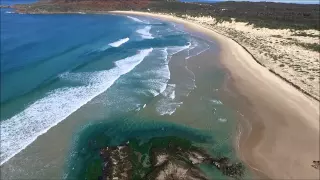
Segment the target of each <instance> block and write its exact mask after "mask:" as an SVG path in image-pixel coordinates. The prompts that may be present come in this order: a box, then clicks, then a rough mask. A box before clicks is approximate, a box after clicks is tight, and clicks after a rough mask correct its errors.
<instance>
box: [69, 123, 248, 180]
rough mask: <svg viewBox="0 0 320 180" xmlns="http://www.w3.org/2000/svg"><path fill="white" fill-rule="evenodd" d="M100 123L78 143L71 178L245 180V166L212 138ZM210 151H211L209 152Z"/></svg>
mask: <svg viewBox="0 0 320 180" xmlns="http://www.w3.org/2000/svg"><path fill="white" fill-rule="evenodd" d="M133 122H134V123H133V124H131V123H128V122H122V123H121V121H119V122H113V123H106V124H97V125H94V126H92V127H88V128H86V130H84V131H83V132H81V133H80V136H79V137H78V138H77V140H76V141H75V143H76V144H75V145H74V147H75V148H74V150H72V153H71V154H70V159H69V160H68V168H67V172H66V174H67V176H66V179H87V180H90V179H92V180H93V179H95V180H96V179H100V180H111V179H118V180H142V179H143V180H209V179H215V178H216V179H221V178H228V179H236V180H237V179H242V178H243V177H244V175H245V174H246V173H245V172H246V171H245V167H244V165H243V164H242V163H240V162H236V161H237V160H236V158H234V156H233V157H231V156H232V147H230V145H228V144H225V147H224V148H223V149H217V152H215V150H214V149H215V148H214V147H215V144H218V143H216V142H215V140H214V138H212V137H211V135H208V134H207V133H206V132H203V131H199V130H194V129H192V128H187V127H183V126H182V127H181V126H178V125H175V124H169V123H160V122H157V123H145V122H144V123H141V122H139V123H138V122H137V121H133ZM208 147H210V148H209V149H207V148H208Z"/></svg>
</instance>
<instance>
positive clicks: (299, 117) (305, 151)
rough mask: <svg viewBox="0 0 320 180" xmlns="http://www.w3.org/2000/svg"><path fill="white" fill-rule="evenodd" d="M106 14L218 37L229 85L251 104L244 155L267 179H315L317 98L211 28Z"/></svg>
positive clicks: (242, 144) (169, 18) (170, 18)
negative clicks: (250, 130) (228, 75)
mask: <svg viewBox="0 0 320 180" xmlns="http://www.w3.org/2000/svg"><path fill="white" fill-rule="evenodd" d="M110 13H111V14H119V15H120V14H122V15H140V16H149V17H154V18H159V19H162V20H167V21H171V22H176V23H180V24H183V25H185V26H186V28H189V29H191V30H194V31H197V32H201V33H203V34H204V35H206V36H208V37H210V38H212V39H214V40H215V41H217V42H218V44H219V45H220V48H221V57H220V58H221V59H220V60H221V62H222V64H223V65H224V66H225V68H226V69H227V70H228V71H229V72H230V75H231V78H232V80H231V81H232V84H233V85H234V86H235V88H236V89H237V91H239V93H240V94H241V95H242V96H243V97H244V98H246V100H248V102H250V104H251V105H252V106H250V107H247V108H244V110H243V111H245V112H246V114H245V115H246V117H247V118H249V121H250V123H251V125H252V132H251V133H250V134H249V135H248V138H246V139H243V138H241V137H240V146H239V148H240V151H241V152H240V154H242V155H243V156H244V157H243V159H242V160H244V162H245V163H246V164H247V165H248V166H249V167H251V169H252V170H253V171H256V174H260V173H259V172H258V171H257V170H256V169H262V170H263V172H264V173H265V174H267V175H268V178H271V179H286V178H296V179H299V178H300V179H306V178H308V179H318V178H319V174H318V170H316V169H313V168H312V167H311V165H312V160H318V159H319V154H318V152H319V141H318V140H319V139H318V138H319V120H318V117H319V110H318V107H319V102H318V101H316V100H314V99H311V98H310V97H307V96H306V95H305V94H303V93H302V92H301V91H299V90H298V89H296V88H294V87H293V86H291V85H290V84H289V83H287V82H285V81H284V80H283V79H281V78H279V77H277V76H276V75H275V74H274V73H272V72H270V70H268V69H266V68H265V67H263V66H261V65H260V64H258V63H257V62H256V60H255V59H254V57H253V56H252V55H251V54H249V53H248V52H247V51H246V50H245V49H244V47H242V46H241V45H240V44H238V43H237V42H235V41H234V40H232V39H230V38H229V37H226V36H224V35H222V34H219V33H217V32H215V31H214V30H213V29H211V28H210V29H209V28H208V27H205V26H202V25H200V24H198V23H194V22H191V21H188V20H184V19H181V18H178V17H174V16H170V15H164V14H152V13H145V12H134V11H111V12H110ZM257 87H259V88H257ZM266 97H267V98H266ZM274 105H277V108H274ZM298 132H302V133H303V134H301V135H300V134H299V133H298ZM261 178H262V177H261ZM264 178H265V177H264Z"/></svg>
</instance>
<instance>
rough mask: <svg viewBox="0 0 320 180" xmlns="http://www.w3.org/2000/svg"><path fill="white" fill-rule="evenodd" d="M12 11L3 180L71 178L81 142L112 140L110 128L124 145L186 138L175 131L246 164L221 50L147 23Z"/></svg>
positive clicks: (177, 29)
mask: <svg viewBox="0 0 320 180" xmlns="http://www.w3.org/2000/svg"><path fill="white" fill-rule="evenodd" d="M7 11H8V9H2V10H1V13H2V14H1V15H2V21H1V34H2V36H1V45H2V47H4V48H1V146H2V147H1V164H2V168H1V173H2V175H3V177H5V178H8V179H17V178H21V177H24V178H36V179H41V178H48V177H52V178H61V177H64V178H68V174H69V170H70V166H72V163H73V162H74V161H76V160H74V159H72V158H71V157H72V154H74V153H75V152H77V151H79V149H77V147H79V146H78V145H79V142H78V141H77V138H78V137H80V136H86V134H87V135H88V137H90V132H95V128H96V127H97V126H96V125H97V124H103V127H106V128H107V129H105V130H103V129H102V130H101V129H100V131H99V132H104V133H105V134H108V133H111V132H109V130H108V128H109V129H110V127H108V123H110V122H115V123H116V125H117V128H115V129H114V132H113V134H108V135H109V136H112V137H113V138H114V141H115V142H118V143H120V142H123V141H125V140H126V138H123V137H124V136H127V135H128V136H130V132H135V131H136V130H137V129H141V127H143V128H144V131H149V132H150V133H151V134H152V133H153V135H151V134H150V138H151V137H154V136H156V135H154V133H155V132H158V131H155V132H152V131H153V130H154V129H157V130H159V129H160V130H161V131H164V132H166V133H168V134H170V135H176V134H175V133H178V132H175V131H169V130H168V131H166V127H171V126H175V127H177V128H178V127H179V128H187V129H190V131H199V132H203V133H205V134H206V135H207V136H210V138H212V139H213V140H212V141H210V143H205V144H203V146H204V147H205V149H207V151H210V152H211V151H214V152H216V153H218V154H221V155H223V156H228V157H230V158H231V159H233V160H236V159H237V158H236V155H235V153H234V148H233V136H234V132H235V126H236V118H235V117H236V115H237V113H236V112H234V111H233V110H232V108H230V107H229V106H228V105H226V104H224V102H223V100H222V99H221V97H220V94H219V93H220V92H221V91H222V93H223V84H224V81H225V78H226V72H224V70H223V69H222V68H221V67H220V65H219V62H218V58H217V57H218V53H219V50H218V47H217V46H216V44H215V43H214V42H210V41H206V40H204V39H202V38H200V37H198V35H197V34H190V32H187V31H185V30H184V28H183V27H181V26H180V25H176V24H173V23H169V22H162V21H160V20H155V19H150V18H145V17H132V16H129V17H128V16H114V15H87V14H79V15H76V14H74V15H24V14H14V13H6V12H7ZM26 24H28V26H27V25H26ZM110 25H112V26H110ZM22 28H23V29H25V30H24V31H23V32H22V33H21V32H20V31H19V30H20V29H22ZM122 122H123V124H122ZM105 124H107V125H105ZM145 124H147V125H146V126H145ZM109 125H112V126H113V125H114V124H112V123H111V124H109ZM179 128H178V129H179ZM88 133H89V134H88ZM166 133H164V134H166ZM155 134H157V133H155ZM159 135H162V134H161V133H159ZM122 136H123V137H122ZM179 137H184V138H186V139H190V140H192V138H193V136H192V135H191V134H190V136H189V134H188V133H187V132H184V133H180V134H179ZM121 138H122V139H121ZM212 142H214V143H212ZM80 143H83V144H86V142H80ZM195 143H196V141H195ZM72 168H73V167H71V169H72Z"/></svg>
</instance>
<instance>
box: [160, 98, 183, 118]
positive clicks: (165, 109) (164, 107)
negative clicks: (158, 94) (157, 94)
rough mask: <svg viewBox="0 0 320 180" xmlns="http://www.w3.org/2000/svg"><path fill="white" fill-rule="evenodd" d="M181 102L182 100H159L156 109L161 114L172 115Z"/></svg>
mask: <svg viewBox="0 0 320 180" xmlns="http://www.w3.org/2000/svg"><path fill="white" fill-rule="evenodd" d="M182 104H183V102H171V103H168V102H167V101H166V100H160V101H159V102H158V105H157V107H156V110H157V112H158V113H159V114H160V115H161V116H163V115H172V114H173V113H174V112H176V110H177V108H178V107H180V106H181V105H182Z"/></svg>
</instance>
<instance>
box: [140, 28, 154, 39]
mask: <svg viewBox="0 0 320 180" xmlns="http://www.w3.org/2000/svg"><path fill="white" fill-rule="evenodd" d="M150 30H151V26H145V27H144V28H142V29H138V30H137V31H136V32H137V33H139V34H140V36H141V37H142V38H143V39H154V37H153V36H152V34H151V33H150Z"/></svg>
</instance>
